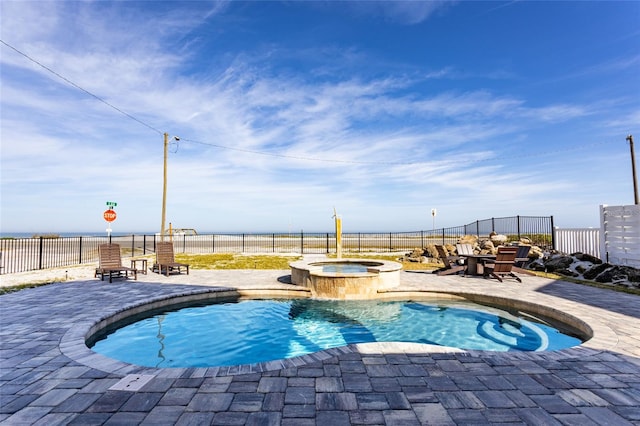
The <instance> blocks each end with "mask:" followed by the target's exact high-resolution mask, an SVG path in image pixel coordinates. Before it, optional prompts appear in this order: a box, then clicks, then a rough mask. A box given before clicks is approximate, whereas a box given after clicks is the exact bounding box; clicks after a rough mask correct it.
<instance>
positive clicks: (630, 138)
mask: <svg viewBox="0 0 640 426" xmlns="http://www.w3.org/2000/svg"><path fill="white" fill-rule="evenodd" d="M627 140H628V141H629V149H630V150H631V173H632V174H633V200H634V202H635V204H636V205H637V204H640V201H638V177H637V176H636V157H635V154H634V153H633V135H629V136H627Z"/></svg>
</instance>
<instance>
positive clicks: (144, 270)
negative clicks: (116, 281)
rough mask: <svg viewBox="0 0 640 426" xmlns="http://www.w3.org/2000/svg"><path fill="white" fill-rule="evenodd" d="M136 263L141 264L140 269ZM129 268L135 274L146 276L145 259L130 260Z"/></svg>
mask: <svg viewBox="0 0 640 426" xmlns="http://www.w3.org/2000/svg"><path fill="white" fill-rule="evenodd" d="M138 262H140V263H141V264H142V269H138ZM131 268H133V269H135V270H136V272H139V273H141V274H145V275H147V259H131Z"/></svg>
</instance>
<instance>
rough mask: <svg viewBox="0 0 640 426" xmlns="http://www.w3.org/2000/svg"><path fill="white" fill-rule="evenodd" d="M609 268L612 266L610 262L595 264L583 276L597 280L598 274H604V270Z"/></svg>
mask: <svg viewBox="0 0 640 426" xmlns="http://www.w3.org/2000/svg"><path fill="white" fill-rule="evenodd" d="M609 268H611V265H610V264H608V263H601V264H599V265H597V266H594V267H592V268H590V269H588V270H587V271H586V272H585V273H584V274H582V276H583V277H584V279H585V280H595V279H596V277H597V276H598V275H600V274H602V273H603V272H604V271H606V270H607V269H609Z"/></svg>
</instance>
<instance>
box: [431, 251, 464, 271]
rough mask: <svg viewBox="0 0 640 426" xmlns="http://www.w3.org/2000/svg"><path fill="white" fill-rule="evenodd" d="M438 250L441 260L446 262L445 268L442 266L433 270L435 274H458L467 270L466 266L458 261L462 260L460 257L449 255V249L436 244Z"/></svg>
mask: <svg viewBox="0 0 640 426" xmlns="http://www.w3.org/2000/svg"><path fill="white" fill-rule="evenodd" d="M436 250H438V256H440V260H442V262H444V268H440V269H437V270H435V271H433V272H434V273H435V274H438V275H451V274H457V273H458V272H464V271H465V269H466V266H464V265H460V264H459V263H458V261H459V260H460V257H458V256H451V255H449V253H448V252H447V249H446V248H445V247H444V246H441V245H436Z"/></svg>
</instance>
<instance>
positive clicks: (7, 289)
mask: <svg viewBox="0 0 640 426" xmlns="http://www.w3.org/2000/svg"><path fill="white" fill-rule="evenodd" d="M61 282H64V280H61V279H56V280H53V281H52V280H48V281H36V282H32V283H25V284H18V285H11V286H6V287H0V296H2V295H3V294H7V293H13V292H16V291H20V290H24V289H27V288H36V287H42V286H43V285H49V284H53V283H61Z"/></svg>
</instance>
